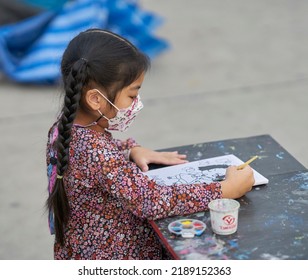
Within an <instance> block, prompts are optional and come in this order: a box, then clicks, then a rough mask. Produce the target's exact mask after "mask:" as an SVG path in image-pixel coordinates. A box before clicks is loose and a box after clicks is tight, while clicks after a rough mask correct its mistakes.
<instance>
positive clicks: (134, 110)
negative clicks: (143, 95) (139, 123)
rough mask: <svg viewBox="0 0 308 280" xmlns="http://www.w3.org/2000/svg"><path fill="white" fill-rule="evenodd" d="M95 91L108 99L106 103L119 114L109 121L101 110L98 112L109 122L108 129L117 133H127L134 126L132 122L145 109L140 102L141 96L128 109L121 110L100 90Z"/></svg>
mask: <svg viewBox="0 0 308 280" xmlns="http://www.w3.org/2000/svg"><path fill="white" fill-rule="evenodd" d="M95 90H97V91H98V93H99V94H100V95H101V96H103V97H104V98H105V99H106V101H108V102H109V103H110V104H111V105H112V106H113V107H114V108H115V109H116V110H117V114H116V115H115V117H114V118H112V119H108V118H107V117H105V116H104V115H103V114H102V113H101V111H100V110H98V112H99V113H100V115H101V116H102V117H103V118H105V119H106V120H107V121H108V124H109V126H108V128H107V129H108V130H117V131H122V132H124V131H126V130H127V129H128V128H129V126H130V125H131V124H132V122H133V121H134V120H135V118H136V116H137V115H138V113H139V112H140V111H141V109H142V108H143V104H142V102H141V100H140V97H139V95H137V96H136V98H135V99H134V101H133V102H132V104H131V105H130V106H129V107H128V108H123V109H119V108H118V107H117V106H115V105H114V104H113V103H112V102H110V101H109V100H108V98H107V97H106V96H105V95H103V94H102V93H101V92H100V91H99V90H98V89H95Z"/></svg>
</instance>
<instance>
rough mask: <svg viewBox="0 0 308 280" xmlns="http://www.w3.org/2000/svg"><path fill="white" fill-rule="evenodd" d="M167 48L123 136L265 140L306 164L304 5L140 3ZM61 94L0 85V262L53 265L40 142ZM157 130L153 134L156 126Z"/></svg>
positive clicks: (167, 141) (170, 143)
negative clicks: (157, 21) (157, 18)
mask: <svg viewBox="0 0 308 280" xmlns="http://www.w3.org/2000/svg"><path fill="white" fill-rule="evenodd" d="M141 3H142V5H143V7H144V9H147V10H151V11H155V12H157V13H158V14H159V15H161V16H162V17H163V18H164V19H165V22H164V24H163V25H162V26H161V27H160V28H159V29H158V30H157V32H156V33H157V34H159V35H160V36H162V37H164V38H167V39H168V41H169V42H170V44H171V48H170V50H169V51H168V52H165V53H164V54H163V55H161V56H160V57H159V58H157V59H156V60H154V61H153V65H152V69H151V72H150V73H149V74H148V75H147V78H146V80H145V83H144V86H143V89H142V90H141V94H142V98H143V100H144V103H145V109H144V110H143V112H142V113H141V115H140V117H139V118H138V119H137V120H136V122H135V123H134V125H133V126H132V128H131V129H130V131H129V133H126V134H124V135H118V137H121V138H122V137H126V136H127V135H129V136H133V137H135V138H136V139H137V141H138V142H140V143H141V144H142V145H144V146H146V147H149V148H152V149H160V148H167V147H174V146H179V145H186V144H192V143H199V142H206V141H212V140H220V139H227V138H238V137H246V136H252V135H259V134H271V135H272V136H273V137H274V138H275V139H276V140H277V141H278V142H279V143H280V144H282V145H283V146H284V147H285V148H286V149H287V150H288V151H289V152H290V153H292V154H293V155H294V156H295V157H296V158H297V159H298V160H299V161H300V162H301V163H302V164H304V165H305V166H308V150H307V147H306V145H307V136H308V131H307V120H308V110H307V104H308V94H307V92H308V47H307V46H308V29H307V26H308V18H307V16H306V15H307V12H308V2H307V1H304V0H302V1H292V0H282V1H281V0H270V1H266V0H258V1H256V0H255V1H252V0H234V1H226V0H215V1H214V0H194V1H186V0H169V1H165V0H155V1H154V0H142V1H141ZM59 93H60V89H58V88H57V87H37V86H20V85H16V84H12V83H8V82H5V81H4V80H2V81H1V84H0V100H1V102H0V125H1V138H0V143H1V145H0V151H1V152H0V154H1V161H0V178H1V179H0V180H1V181H0V182H1V183H0V225H1V226H0V236H1V237H0V259H52V257H53V253H52V244H53V238H52V237H51V236H50V235H49V233H48V228H47V220H46V219H47V217H46V213H45V210H44V202H45V199H46V195H47V191H46V184H47V181H46V171H45V158H44V156H45V142H46V134H47V130H48V128H49V126H50V125H51V124H52V122H53V120H54V118H55V115H56V113H57V111H58V108H59V103H60V101H59V100H60V99H59ZM153 128H155V129H153Z"/></svg>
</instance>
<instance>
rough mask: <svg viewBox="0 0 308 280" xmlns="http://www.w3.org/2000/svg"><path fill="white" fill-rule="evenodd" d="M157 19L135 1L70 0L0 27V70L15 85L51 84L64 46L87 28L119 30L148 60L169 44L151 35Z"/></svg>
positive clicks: (58, 69)
mask: <svg viewBox="0 0 308 280" xmlns="http://www.w3.org/2000/svg"><path fill="white" fill-rule="evenodd" d="M161 20H162V19H161V18H160V17H159V16H157V15H155V14H154V13H152V12H147V11H144V10H142V9H141V8H140V6H139V5H138V3H137V1H127V0H126V1H125V0H75V1H69V2H67V3H66V4H64V6H63V7H62V8H61V9H59V10H49V11H44V12H42V13H40V14H38V15H36V16H33V17H31V18H28V19H26V20H23V21H21V22H18V23H14V24H10V25H5V26H2V27H0V71H1V72H2V73H3V74H4V75H5V76H7V77H8V78H9V79H11V80H13V81H16V82H20V83H37V84H55V83H57V82H58V81H59V79H60V61H61V57H62V54H63V52H64V50H65V48H66V46H67V45H68V43H69V41H70V40H71V39H72V38H73V37H75V36H76V35H77V34H79V33H80V32H82V31H84V30H86V29H88V28H102V29H107V30H110V31H113V32H115V33H118V34H120V35H122V36H123V37H125V38H127V39H128V40H130V41H131V42H132V43H133V44H135V45H136V47H138V48H139V49H140V50H142V51H143V52H144V53H146V54H147V55H148V56H149V57H150V58H153V57H155V56H156V55H158V54H159V53H160V52H162V51H164V50H165V49H167V48H168V43H167V41H166V40H164V39H162V38H158V37H157V36H155V35H154V33H153V32H154V30H155V29H156V27H158V26H159V25H160V24H161Z"/></svg>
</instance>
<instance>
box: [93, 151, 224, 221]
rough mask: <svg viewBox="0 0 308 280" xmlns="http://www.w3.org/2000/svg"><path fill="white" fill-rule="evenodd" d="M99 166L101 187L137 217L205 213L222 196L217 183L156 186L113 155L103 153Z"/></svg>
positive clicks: (131, 166) (125, 161) (123, 159)
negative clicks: (211, 203) (212, 201)
mask: <svg viewBox="0 0 308 280" xmlns="http://www.w3.org/2000/svg"><path fill="white" fill-rule="evenodd" d="M105 151H106V150H105ZM101 164H102V170H101V173H100V175H101V177H100V179H99V181H100V185H101V186H102V187H104V188H105V190H106V191H107V192H108V193H110V194H111V195H112V196H114V197H116V198H117V199H118V200H119V201H120V202H121V203H122V205H123V207H125V208H126V209H128V210H129V211H130V212H132V213H133V214H134V215H136V216H138V217H140V218H147V219H150V220H155V219H160V218H164V217H168V216H174V215H185V214H191V213H195V212H200V211H204V210H207V208H208V203H209V202H210V201H211V200H213V199H217V198H221V196H222V192H221V185H220V183H212V184H190V185H172V186H162V185H159V184H157V183H156V182H155V181H154V180H152V179H150V178H149V177H147V176H146V175H145V174H143V173H142V172H141V171H140V169H139V168H138V167H137V165H136V164H135V163H133V162H130V161H127V160H126V159H125V158H124V156H117V154H116V153H113V152H108V153H105V154H104V155H103V158H102V161H101Z"/></svg>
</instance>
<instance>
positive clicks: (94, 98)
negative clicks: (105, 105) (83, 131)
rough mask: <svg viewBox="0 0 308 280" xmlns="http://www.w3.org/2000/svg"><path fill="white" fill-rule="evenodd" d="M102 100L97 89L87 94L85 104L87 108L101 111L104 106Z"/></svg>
mask: <svg viewBox="0 0 308 280" xmlns="http://www.w3.org/2000/svg"><path fill="white" fill-rule="evenodd" d="M101 100H102V98H101V96H100V94H99V93H98V92H97V90H95V89H90V90H88V91H87V92H86V94H85V102H86V104H87V106H88V107H89V108H90V109H92V110H94V111H97V110H99V109H100V107H101V105H102V104H101Z"/></svg>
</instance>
